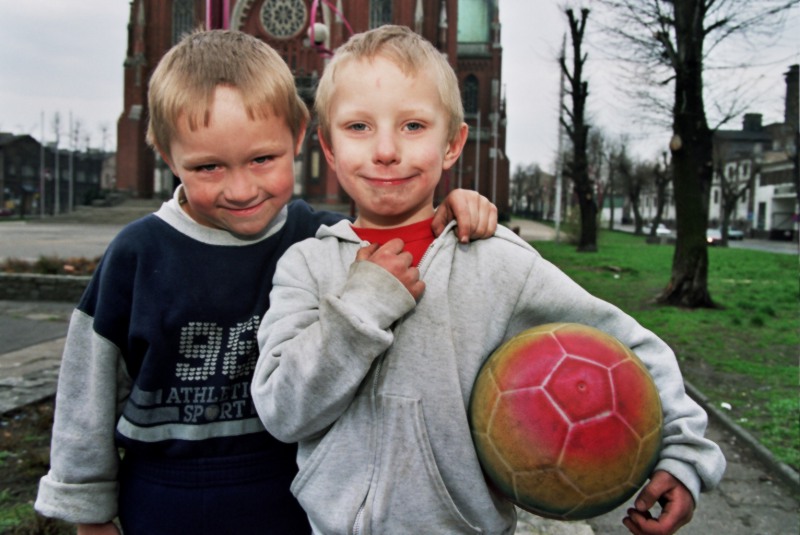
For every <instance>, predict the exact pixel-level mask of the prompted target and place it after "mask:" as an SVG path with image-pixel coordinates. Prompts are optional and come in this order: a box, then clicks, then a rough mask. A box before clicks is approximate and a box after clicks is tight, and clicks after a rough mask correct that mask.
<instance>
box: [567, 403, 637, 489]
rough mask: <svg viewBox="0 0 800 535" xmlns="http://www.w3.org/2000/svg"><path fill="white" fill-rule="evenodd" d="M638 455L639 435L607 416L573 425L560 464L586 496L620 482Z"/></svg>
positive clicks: (627, 478)
mask: <svg viewBox="0 0 800 535" xmlns="http://www.w3.org/2000/svg"><path fill="white" fill-rule="evenodd" d="M638 458H639V438H638V437H637V436H636V435H635V434H634V433H633V431H631V429H630V428H629V427H628V426H627V425H626V424H625V423H624V422H623V421H621V420H620V419H619V418H618V417H616V416H607V417H604V418H598V419H595V420H591V421H588V422H584V423H581V424H577V425H575V426H573V428H572V429H571V430H570V434H569V436H568V437H567V443H566V445H565V446H564V455H563V457H562V459H561V463H560V467H561V470H562V471H563V472H564V475H565V476H566V477H567V479H569V480H570V481H572V482H573V483H574V484H575V486H576V487H578V488H579V489H581V491H583V492H584V493H586V494H588V495H594V494H599V493H603V492H606V491H608V490H609V489H614V488H617V487H619V486H620V485H624V484H625V483H626V482H628V481H630V479H631V470H632V468H633V467H634V465H635V464H636V461H637V459H638Z"/></svg>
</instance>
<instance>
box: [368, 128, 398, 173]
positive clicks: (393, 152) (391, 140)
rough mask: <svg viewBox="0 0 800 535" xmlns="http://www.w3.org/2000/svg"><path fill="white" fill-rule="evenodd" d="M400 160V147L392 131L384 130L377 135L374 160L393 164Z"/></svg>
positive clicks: (382, 163)
mask: <svg viewBox="0 0 800 535" xmlns="http://www.w3.org/2000/svg"><path fill="white" fill-rule="evenodd" d="M399 161H400V147H399V145H398V143H397V140H396V139H395V136H394V134H393V133H392V132H390V131H386V130H384V131H383V132H380V133H378V134H377V135H376V136H375V151H374V154H373V162H374V163H376V164H381V165H392V164H396V163H398V162H399Z"/></svg>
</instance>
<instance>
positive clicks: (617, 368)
mask: <svg viewBox="0 0 800 535" xmlns="http://www.w3.org/2000/svg"><path fill="white" fill-rule="evenodd" d="M469 416H470V426H471V429H472V436H473V440H474V443H475V448H476V451H477V453H478V458H479V460H480V462H481V466H482V467H483V470H484V473H485V474H486V477H487V479H488V480H489V481H490V483H491V484H492V485H493V486H494V487H495V488H496V489H497V490H498V491H499V492H500V493H501V494H502V495H504V496H505V497H506V498H507V499H509V500H510V501H512V502H513V503H514V504H515V505H517V506H519V507H520V508H522V509H525V510H526V511H529V512H531V513H534V514H538V515H540V516H544V517H548V518H555V519H561V520H578V519H584V518H591V517H594V516H598V515H601V514H604V513H606V512H608V511H611V510H612V509H614V508H616V507H618V506H619V505H621V504H623V503H624V502H625V501H626V500H628V498H630V497H631V496H632V495H633V494H634V493H635V492H636V491H637V490H638V489H639V488H640V487H641V486H642V485H643V484H644V482H645V481H646V480H647V478H648V476H649V475H650V473H651V471H652V470H653V467H654V466H655V464H656V461H657V459H658V452H659V450H660V446H661V427H662V413H661V402H660V400H659V397H658V391H657V389H656V387H655V384H654V383H653V380H652V378H651V377H650V375H649V374H648V372H647V370H646V369H645V367H644V365H643V364H642V362H641V361H640V360H639V358H638V357H636V355H634V353H633V352H632V351H631V350H630V349H629V348H627V347H625V346H624V345H623V344H622V343H620V342H619V341H618V340H617V339H616V338H614V337H612V336H610V335H608V334H606V333H604V332H602V331H599V330H597V329H595V328H593V327H588V326H586V325H580V324H576V323H551V324H547V325H541V326H539V327H535V328H532V329H528V330H526V331H523V332H522V333H520V334H518V335H517V336H515V337H513V338H512V339H511V340H509V341H508V342H506V343H505V344H503V345H502V346H500V347H499V348H498V349H497V350H496V351H495V352H494V353H493V354H492V355H491V356H490V357H489V359H488V360H487V361H486V363H484V365H483V367H482V369H481V371H480V373H479V374H478V377H477V379H476V381H475V386H474V388H473V391H472V396H471V399H470V405H469Z"/></svg>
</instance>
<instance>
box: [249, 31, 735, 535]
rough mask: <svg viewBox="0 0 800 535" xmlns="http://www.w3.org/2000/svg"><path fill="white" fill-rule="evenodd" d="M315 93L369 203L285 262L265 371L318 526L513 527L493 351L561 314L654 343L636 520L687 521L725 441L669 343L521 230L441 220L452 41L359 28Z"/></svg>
mask: <svg viewBox="0 0 800 535" xmlns="http://www.w3.org/2000/svg"><path fill="white" fill-rule="evenodd" d="M316 109H317V112H318V115H319V121H320V132H319V133H320V140H321V143H322V147H323V150H324V152H325V156H326V158H327V160H328V162H329V163H330V165H331V166H332V167H333V168H334V169H335V170H336V173H337V176H338V179H339V181H340V183H341V184H342V187H343V188H344V189H345V190H346V191H347V193H348V194H349V195H350V196H351V197H352V198H353V199H354V201H355V203H356V206H357V209H358V217H357V219H356V220H355V222H354V223H350V222H349V221H344V222H341V223H338V224H335V225H333V226H330V227H327V226H323V227H321V228H320V230H319V231H318V232H317V239H312V240H306V241H304V242H301V243H299V244H296V245H294V246H293V247H291V248H290V249H289V250H288V251H287V252H286V254H285V255H284V256H283V258H282V259H281V260H280V262H279V263H278V266H277V270H276V273H275V278H274V288H273V291H272V293H271V302H272V306H271V308H270V309H269V311H268V312H267V314H266V315H265V317H264V320H263V322H262V324H261V327H260V328H259V332H258V342H259V346H260V348H261V354H260V357H259V361H258V364H257V366H256V370H255V374H254V378H253V384H252V396H253V399H254V403H255V406H256V409H257V411H258V413H259V416H260V417H261V419H262V421H263V422H264V425H265V426H266V427H267V429H268V430H269V431H270V432H271V433H272V434H273V435H274V436H276V437H277V438H279V439H280V440H284V441H287V442H294V441H297V442H299V449H298V465H299V473H298V475H297V477H296V478H295V480H294V482H293V483H292V492H293V493H294V495H295V496H296V497H297V498H298V500H299V501H300V503H301V505H302V506H303V508H304V509H305V510H306V512H307V514H308V515H309V519H310V521H311V524H312V527H313V529H314V531H315V532H316V533H325V534H334V533H376V534H382V535H384V534H393V533H397V534H408V533H513V532H514V529H515V513H514V507H513V506H512V505H511V503H509V502H508V501H505V500H503V498H502V497H501V496H499V495H498V494H497V493H496V492H495V491H494V490H493V489H492V488H491V487H490V486H488V485H487V484H486V482H485V480H484V477H483V475H482V472H481V467H480V464H479V462H478V459H477V456H476V453H475V450H474V447H473V443H472V439H471V433H470V428H469V423H468V414H467V405H468V402H469V398H470V393H471V389H472V385H473V382H474V380H475V377H476V375H477V373H478V371H479V369H480V367H481V365H482V364H483V362H484V361H485V359H486V358H487V357H488V356H489V355H490V354H491V352H492V351H493V350H494V349H495V348H496V347H497V346H499V345H500V344H502V343H503V342H505V341H506V340H508V339H509V338H511V337H512V336H514V335H516V334H517V333H519V332H521V331H522V330H524V329H526V328H529V327H532V326H535V325H540V324H543V323H550V322H576V323H583V324H587V325H591V326H594V327H597V328H599V329H601V330H603V331H605V332H607V333H609V334H611V335H613V336H615V337H617V338H618V339H620V340H621V341H622V342H623V343H624V344H626V345H627V346H628V347H630V348H631V349H632V350H633V351H634V352H635V353H636V354H637V355H638V356H639V358H641V359H642V360H643V361H644V363H645V364H646V366H647V368H648V370H649V371H650V373H651V375H652V376H653V378H654V380H655V382H656V385H657V387H658V390H659V395H660V397H661V401H662V405H663V411H664V439H663V448H662V451H661V453H660V458H659V461H658V464H657V466H656V468H655V470H654V473H653V474H652V478H651V480H650V482H649V483H648V484H647V485H646V486H645V488H644V489H643V491H642V493H641V495H640V496H639V498H638V499H637V501H636V507H635V509H632V510H631V511H629V516H628V517H627V518H626V519H625V520H624V521H623V522H624V523H625V525H626V526H627V527H628V529H629V530H630V531H631V532H633V533H656V532H659V533H671V532H674V530H677V529H678V528H679V527H680V526H682V525H683V524H685V523H687V522H688V521H689V520H690V519H691V516H692V511H693V508H694V504H695V503H696V501H697V499H698V494H699V493H700V492H701V491H702V490H707V489H710V488H713V487H714V486H715V485H716V484H717V483H718V482H719V480H720V478H721V477H722V473H723V471H724V468H725V460H724V458H723V456H722V453H721V452H720V450H719V448H718V447H717V446H716V444H714V443H713V442H711V441H709V440H707V439H705V438H704V437H703V435H704V432H705V427H706V423H707V417H706V414H705V413H704V411H703V410H702V409H701V408H700V407H699V406H698V405H697V404H696V403H695V402H693V401H692V400H691V399H690V398H689V397H688V396H687V395H686V392H685V390H684V385H683V380H682V377H681V374H680V370H679V369H678V365H677V361H676V359H675V355H674V354H673V352H672V351H671V350H670V348H669V347H668V346H667V345H666V344H665V343H664V342H663V341H662V340H660V339H659V338H658V337H657V336H656V335H654V334H653V333H652V332H650V331H648V330H646V329H645V328H644V327H642V326H641V325H639V324H638V323H637V322H636V321H635V320H634V319H633V318H631V317H630V316H628V315H627V314H625V313H624V312H622V311H621V310H619V309H618V308H616V307H614V306H613V305H611V304H609V303H606V302H604V301H601V300H599V299H597V298H595V297H593V296H591V295H590V294H588V293H587V292H586V291H584V290H583V289H582V288H581V287H580V286H578V285H577V284H576V283H575V282H573V281H572V280H571V279H569V278H568V277H567V276H566V275H565V274H564V273H562V272H561V271H560V270H558V269H557V268H556V267H555V266H553V265H552V264H550V263H548V262H547V261H546V260H544V259H543V258H542V257H541V256H540V255H539V254H538V253H537V252H536V251H535V250H534V249H533V248H532V247H531V246H530V245H528V244H527V243H525V242H524V241H522V240H521V239H519V238H518V237H517V236H516V235H515V234H513V233H512V232H510V231H508V230H506V229H502V228H500V229H498V231H497V232H496V234H495V237H493V238H491V239H489V240H484V241H483V242H478V243H474V244H471V245H469V246H463V245H460V244H459V243H458V241H457V239H456V238H455V236H454V235H453V233H451V232H445V233H443V234H442V235H441V236H440V237H439V238H434V236H433V235H432V234H431V232H430V230H429V228H430V224H429V221H430V218H431V217H432V215H433V196H434V190H435V188H436V185H437V184H438V182H439V179H440V177H441V174H442V172H443V170H447V169H450V168H451V167H452V166H453V164H454V163H455V162H456V161H457V159H458V157H459V155H460V153H461V150H462V148H463V146H464V143H465V141H466V138H467V125H466V124H465V123H464V121H463V110H462V106H461V100H460V94H459V90H458V82H457V80H456V77H455V74H454V73H453V70H452V69H451V67H450V66H449V64H448V63H447V60H446V58H445V57H444V56H443V55H442V54H441V53H440V52H439V51H437V50H436V49H435V48H434V47H433V46H432V45H431V44H430V43H428V42H427V41H425V40H424V39H422V38H421V37H420V36H418V35H417V34H415V33H413V32H411V31H410V30H408V29H407V28H402V27H398V26H384V27H381V28H378V29H376V30H372V31H369V32H366V33H363V34H359V35H356V36H354V37H352V38H351V39H350V40H349V41H348V42H347V43H346V44H345V45H344V46H342V47H340V48H339V49H338V50H337V52H336V54H335V56H334V58H333V60H332V62H331V63H330V64H329V65H328V66H327V67H326V69H325V71H324V73H323V76H322V78H321V80H320V84H319V89H318V91H317V98H316ZM354 260H355V261H354ZM657 500H660V501H662V502H663V503H664V504H665V507H664V509H663V510H662V513H661V515H660V517H658V518H653V517H652V516H651V515H650V513H649V512H648V510H649V509H650V508H651V507H652V506H653V505H654V504H655V502H656V501H657Z"/></svg>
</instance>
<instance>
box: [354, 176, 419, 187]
mask: <svg viewBox="0 0 800 535" xmlns="http://www.w3.org/2000/svg"><path fill="white" fill-rule="evenodd" d="M413 178H414V177H413V176H404V177H365V179H366V180H367V182H369V183H370V184H372V185H374V186H378V187H380V186H399V185H401V184H406V183H408V182H410V181H411V180H412V179H413Z"/></svg>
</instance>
